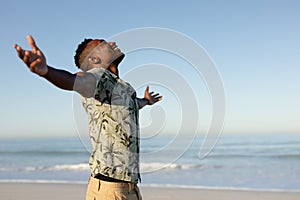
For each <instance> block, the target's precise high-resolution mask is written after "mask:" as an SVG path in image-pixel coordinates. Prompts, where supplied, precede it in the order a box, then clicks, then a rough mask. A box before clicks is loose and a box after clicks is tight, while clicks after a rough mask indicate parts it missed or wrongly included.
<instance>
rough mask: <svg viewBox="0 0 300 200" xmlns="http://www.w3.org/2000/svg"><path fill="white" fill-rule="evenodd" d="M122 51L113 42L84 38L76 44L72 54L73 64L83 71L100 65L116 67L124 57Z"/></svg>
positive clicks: (106, 67)
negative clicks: (76, 46) (74, 52)
mask: <svg viewBox="0 0 300 200" xmlns="http://www.w3.org/2000/svg"><path fill="white" fill-rule="evenodd" d="M124 56H125V55H124V53H123V52H122V51H121V50H120V49H119V48H118V46H117V45H116V43H115V42H106V41H105V40H102V39H101V40H100V39H85V40H84V41H83V42H82V43H81V44H79V45H78V48H77V50H76V54H75V56H74V60H75V64H76V66H77V67H78V68H80V69H81V70H83V71H87V70H89V69H92V68H96V67H102V68H105V69H109V68H111V67H117V66H118V65H119V63H120V62H121V61H122V60H123V58H124Z"/></svg>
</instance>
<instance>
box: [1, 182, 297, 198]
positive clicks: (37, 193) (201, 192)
mask: <svg viewBox="0 0 300 200" xmlns="http://www.w3.org/2000/svg"><path fill="white" fill-rule="evenodd" d="M140 190H141V193H142V196H143V200H157V199H164V200H181V199H183V198H186V199H200V198H201V199H204V200H217V199H220V198H221V199H222V200H232V199H243V200H252V199H255V200H260V199H261V200H282V199H285V200H298V199H300V192H299V191H298V192H283V191H277V192H275V191H245V190H233V189H231V190H230V189H226V190H224V189H204V188H203V189H197V188H176V187H175V188H174V187H169V186H168V187H154V186H153V187H149V186H143V185H142V186H140ZM85 192H86V184H79V183H76V184H74V183H67V184H66V183H25V182H23V183H13V182H9V183H5V182H1V183H0V198H1V199H10V200H18V199H23V200H32V199H43V200H53V199H64V200H82V199H84V198H85Z"/></svg>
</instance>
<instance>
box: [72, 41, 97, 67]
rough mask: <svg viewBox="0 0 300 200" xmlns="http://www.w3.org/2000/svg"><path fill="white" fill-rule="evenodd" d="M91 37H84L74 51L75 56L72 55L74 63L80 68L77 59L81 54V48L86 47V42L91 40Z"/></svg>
mask: <svg viewBox="0 0 300 200" xmlns="http://www.w3.org/2000/svg"><path fill="white" fill-rule="evenodd" d="M92 40H93V39H86V38H85V39H84V40H83V42H81V43H80V44H79V45H78V47H77V49H76V52H75V56H74V61H75V65H76V66H77V67H78V68H80V63H79V59H80V55H81V54H82V52H83V50H84V49H85V48H86V46H87V44H88V43H89V42H90V41H92Z"/></svg>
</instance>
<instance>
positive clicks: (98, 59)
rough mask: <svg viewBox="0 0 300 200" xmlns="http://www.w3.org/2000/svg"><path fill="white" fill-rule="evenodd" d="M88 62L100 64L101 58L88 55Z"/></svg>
mask: <svg viewBox="0 0 300 200" xmlns="http://www.w3.org/2000/svg"><path fill="white" fill-rule="evenodd" d="M89 63H90V64H94V65H96V64H101V59H100V58H99V57H96V58H94V57H89Z"/></svg>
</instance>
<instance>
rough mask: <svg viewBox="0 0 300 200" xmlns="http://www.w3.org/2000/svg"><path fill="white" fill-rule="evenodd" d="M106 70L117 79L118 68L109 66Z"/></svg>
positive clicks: (112, 65)
mask: <svg viewBox="0 0 300 200" xmlns="http://www.w3.org/2000/svg"><path fill="white" fill-rule="evenodd" d="M107 70H108V71H110V72H111V73H113V74H115V75H116V76H117V77H119V70H118V66H116V65H114V64H111V65H110V66H109V67H108V69H107Z"/></svg>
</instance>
